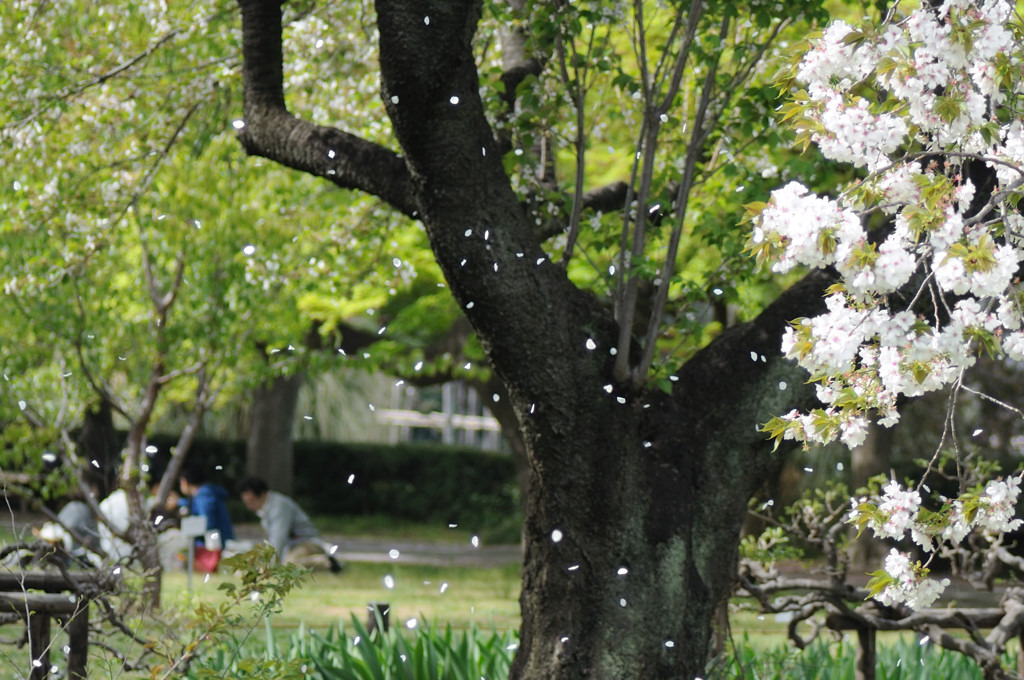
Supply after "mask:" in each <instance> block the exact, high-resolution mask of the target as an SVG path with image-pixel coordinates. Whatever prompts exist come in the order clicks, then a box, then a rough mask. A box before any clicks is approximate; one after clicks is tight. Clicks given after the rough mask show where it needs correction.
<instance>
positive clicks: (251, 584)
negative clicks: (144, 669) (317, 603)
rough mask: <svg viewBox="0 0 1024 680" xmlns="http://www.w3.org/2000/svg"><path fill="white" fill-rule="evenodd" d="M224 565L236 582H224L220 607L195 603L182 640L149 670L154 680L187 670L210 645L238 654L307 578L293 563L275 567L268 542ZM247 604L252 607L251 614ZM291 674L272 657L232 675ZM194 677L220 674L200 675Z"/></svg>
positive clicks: (173, 643)
mask: <svg viewBox="0 0 1024 680" xmlns="http://www.w3.org/2000/svg"><path fill="white" fill-rule="evenodd" d="M221 567H222V568H223V569H225V570H227V571H229V572H230V571H233V572H234V573H235V574H236V575H237V577H238V581H237V582H235V581H225V582H224V583H221V584H220V586H219V587H218V590H220V591H222V592H223V593H224V595H225V597H224V599H223V600H221V601H220V602H218V603H217V604H215V605H214V604H209V603H205V602H202V601H200V602H198V603H197V604H195V607H194V609H193V610H192V612H193V613H192V617H191V622H190V623H188V624H186V626H185V631H186V632H185V635H184V636H183V639H181V638H179V639H177V640H175V638H174V636H172V637H171V640H172V641H171V642H170V643H169V644H168V645H167V648H168V650H169V652H165V653H164V654H162V656H163V659H164V662H163V663H161V664H159V665H156V666H154V667H153V668H152V669H151V677H152V678H167V677H171V676H172V675H179V674H181V673H183V672H187V671H188V670H189V669H190V668H191V666H192V664H193V662H195V661H196V659H197V658H198V657H199V655H200V654H202V653H203V652H204V651H205V650H206V649H208V648H209V647H215V648H217V649H219V650H222V651H223V650H225V649H230V650H233V651H234V653H235V654H236V655H237V654H238V652H239V650H240V649H241V647H242V645H243V644H244V641H245V640H246V639H247V638H248V637H249V636H250V635H251V634H252V631H253V630H255V628H256V626H257V625H259V623H260V622H261V621H262V622H266V621H267V620H268V617H269V616H270V615H271V614H274V613H277V612H279V611H281V603H282V601H283V600H284V598H285V596H286V595H287V594H288V593H289V592H291V591H292V589H293V588H295V587H296V586H298V585H299V584H301V583H302V581H303V580H304V579H305V578H306V577H307V576H308V574H309V570H307V569H303V568H301V567H298V566H296V565H294V564H277V557H276V553H275V551H274V548H273V547H272V546H270V545H269V544H266V543H263V544H260V545H259V546H257V547H255V548H253V549H252V550H250V551H248V552H244V553H240V554H238V555H234V556H232V557H229V558H226V559H224V560H222V561H221ZM246 604H249V605H250V606H249V607H248V611H246V607H245V605H246ZM154 647H155V645H154ZM287 671H288V669H287V668H286V667H284V666H282V665H281V664H278V663H276V662H274V660H273V659H261V660H253V659H249V660H247V661H246V663H243V664H240V665H239V669H238V671H236V673H235V674H234V675H233V676H232V677H236V678H240V677H245V678H275V679H277V678H285V677H292V676H289V675H288V673H287ZM196 677H217V676H210V675H208V674H205V673H203V672H200V673H199V674H198V675H197V676H196Z"/></svg>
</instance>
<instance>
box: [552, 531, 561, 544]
mask: <svg viewBox="0 0 1024 680" xmlns="http://www.w3.org/2000/svg"><path fill="white" fill-rule="evenodd" d="M561 540H562V532H561V531H560V530H559V529H555V530H554V531H552V532H551V542H552V543H560V542H561Z"/></svg>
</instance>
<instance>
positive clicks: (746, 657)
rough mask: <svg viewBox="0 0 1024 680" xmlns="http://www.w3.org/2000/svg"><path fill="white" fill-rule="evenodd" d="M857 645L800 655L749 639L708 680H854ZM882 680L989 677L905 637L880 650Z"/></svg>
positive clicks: (824, 645)
mask: <svg viewBox="0 0 1024 680" xmlns="http://www.w3.org/2000/svg"><path fill="white" fill-rule="evenodd" d="M856 657H857V644H856V643H855V642H852V641H849V640H847V639H845V638H844V639H843V640H840V641H839V642H837V643H836V642H827V641H823V640H819V641H817V642H815V643H814V644H811V645H809V646H808V647H807V648H806V649H803V650H798V649H796V648H795V647H793V646H792V645H789V644H786V643H782V644H775V645H772V646H770V647H761V646H755V644H754V643H753V641H752V639H751V638H750V636H749V635H747V634H744V635H743V637H742V639H739V640H736V641H735V645H734V648H733V649H732V650H730V653H729V654H728V655H727V656H726V657H724V658H721V659H718V660H716V661H715V662H713V663H712V664H711V666H710V668H709V671H708V674H707V678H708V680H734V679H735V680H739V679H740V678H742V679H743V680H817V679H818V678H829V679H830V680H854V677H855V665H856ZM1015 663H1016V654H1011V655H1007V657H1006V658H1004V663H1003V665H1004V667H1007V668H1012V667H1014V666H1013V664H1015ZM875 669H876V672H877V675H876V677H877V678H878V680H890V679H891V680H895V679H896V678H899V680H933V679H934V678H957V680H982V678H984V674H983V673H982V671H981V668H979V667H978V664H977V663H975V662H974V661H973V660H972V659H970V658H968V657H965V656H963V655H962V654H958V653H956V652H951V651H948V650H945V649H942V648H940V647H935V646H934V645H931V644H928V641H927V639H925V640H920V639H917V638H914V637H912V636H909V635H907V636H902V637H900V638H898V639H896V640H895V641H894V642H893V643H892V644H880V645H879V646H878V648H877V651H876V661H875Z"/></svg>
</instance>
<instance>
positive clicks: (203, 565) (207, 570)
mask: <svg viewBox="0 0 1024 680" xmlns="http://www.w3.org/2000/svg"><path fill="white" fill-rule="evenodd" d="M220 553H221V551H220V550H209V549H207V548H204V547H203V546H201V545H197V546H196V558H195V561H194V562H193V563H192V568H193V569H194V570H195V571H196V572H198V573H200V574H212V573H213V572H215V571H217V565H218V564H219V563H220Z"/></svg>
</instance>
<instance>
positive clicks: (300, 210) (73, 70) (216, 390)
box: [0, 2, 436, 595]
mask: <svg viewBox="0 0 1024 680" xmlns="http://www.w3.org/2000/svg"><path fill="white" fill-rule="evenodd" d="M233 15H234V13H233V9H232V5H230V4H228V3H224V2H209V3H204V4H201V5H193V6H190V7H189V8H185V9H183V8H170V9H167V8H163V9H161V8H157V7H151V6H149V5H146V6H140V7H133V8H129V9H128V10H126V11H124V12H121V11H119V10H117V11H115V10H114V9H113V8H111V7H110V6H106V5H97V4H91V5H89V6H88V7H83V8H82V11H81V12H72V13H68V14H65V13H59V12H58V11H57V8H55V7H53V6H50V5H46V4H45V3H44V4H39V3H30V2H28V3H18V4H17V5H16V6H15V7H13V8H12V14H11V16H10V17H6V16H5V22H4V25H3V27H2V31H3V36H4V39H3V47H2V49H0V64H2V66H3V68H4V72H5V74H7V75H6V77H5V79H4V82H3V83H2V84H0V88H2V96H3V98H4V99H5V101H9V102H11V106H10V107H8V108H7V109H5V111H4V118H3V120H2V127H0V144H2V147H0V148H2V152H3V157H4V163H3V169H2V170H0V173H2V175H0V176H2V183H3V185H4V187H5V192H4V194H3V196H2V197H0V205H2V208H3V214H2V216H0V233H2V235H3V237H2V239H0V255H2V258H0V259H2V262H0V280H2V281H3V284H4V291H3V296H2V297H0V312H2V313H3V315H4V317H5V318H6V319H7V320H8V323H6V324H5V325H4V327H3V329H2V330H0V338H2V340H0V365H2V367H3V377H4V380H3V382H2V383H0V395H2V400H0V428H2V435H3V440H4V443H5V446H4V447H3V454H2V455H3V460H2V465H3V468H4V469H7V470H11V469H12V468H13V469H16V470H18V471H20V472H35V471H41V470H42V462H41V461H42V459H41V457H40V454H41V453H42V451H43V450H45V449H51V450H57V451H59V452H60V453H61V454H62V455H63V456H64V458H65V460H66V461H70V462H71V463H72V465H68V466H63V467H61V468H60V469H59V472H62V473H71V472H74V471H79V472H81V471H84V470H85V469H87V468H88V469H90V470H92V469H96V468H98V469H99V470H100V471H101V472H103V473H104V474H106V476H107V482H108V486H109V488H108V489H106V491H109V490H111V489H112V488H113V487H114V486H121V487H123V488H126V490H128V491H129V495H130V497H131V502H132V506H133V510H134V513H133V514H134V516H135V517H136V526H135V528H133V529H132V532H133V534H138V535H137V536H136V539H137V540H136V541H135V542H137V543H140V544H141V545H142V546H143V547H146V546H148V548H152V547H153V543H152V535H151V534H152V531H151V528H150V527H148V525H147V524H146V522H145V521H144V520H145V517H146V516H147V513H145V512H143V508H142V504H143V501H142V499H141V498H140V486H142V485H144V480H145V479H146V478H147V477H148V476H150V473H151V471H150V466H151V464H152V463H153V461H151V460H150V458H149V455H148V454H147V452H146V449H147V446H146V444H147V441H146V438H147V435H148V433H149V432H150V431H151V430H152V429H153V428H154V427H155V426H156V424H157V423H159V422H160V421H161V420H162V419H163V418H165V417H166V414H167V413H168V412H170V411H172V410H173V411H175V413H176V414H177V415H178V416H179V418H180V420H179V422H181V425H180V427H181V430H180V440H179V443H178V446H177V447H176V449H175V457H174V458H173V459H172V460H171V462H170V465H168V466H166V468H165V469H166V475H165V477H164V479H163V480H162V483H161V486H160V491H159V495H160V496H161V497H163V496H166V494H167V493H168V492H169V491H170V489H171V488H172V487H173V486H174V485H175V484H176V472H177V469H178V467H179V466H180V464H181V462H182V459H183V457H184V456H185V455H186V454H187V451H188V444H189V442H190V441H191V439H192V438H193V437H194V436H195V435H196V434H197V433H198V432H199V430H200V428H201V427H202V423H203V418H204V415H205V413H206V412H207V411H209V410H210V409H211V408H219V407H220V406H221V405H223V404H225V403H227V402H229V401H233V400H239V399H243V398H244V395H246V393H247V392H248V391H249V390H250V389H253V388H256V389H258V388H259V387H260V386H262V385H267V384H272V383H273V381H275V380H282V381H288V380H292V381H294V376H296V375H301V374H302V373H312V374H315V373H316V372H317V371H321V370H326V369H328V368H330V367H331V366H334V365H337V363H338V362H339V361H342V357H340V356H339V355H337V354H334V355H333V356H332V357H323V356H321V355H319V354H316V353H308V352H307V351H306V343H305V339H306V338H307V336H309V335H314V336H316V337H317V338H321V336H323V338H326V339H319V340H318V341H319V342H320V343H321V344H323V343H324V342H335V341H336V339H337V336H339V335H340V334H339V333H338V330H337V327H336V325H334V326H332V325H330V324H329V323H327V322H326V321H324V316H325V315H324V314H323V312H324V310H323V309H321V308H320V307H318V303H317V302H316V300H317V299H320V300H322V299H323V298H324V295H325V294H327V293H329V294H331V295H332V296H334V300H335V302H334V304H335V305H337V303H338V301H339V300H342V299H352V298H355V297H357V296H359V295H364V296H365V295H369V291H371V290H372V291H377V290H381V291H382V293H381V294H380V295H377V293H376V292H374V293H373V298H372V299H373V300H374V301H375V302H374V303H371V302H369V301H368V300H364V301H363V303H362V304H363V307H362V308H361V309H360V310H359V311H358V312H357V311H355V310H352V309H350V310H348V311H349V313H350V314H352V315H356V314H358V313H362V314H363V315H364V316H370V317H372V315H373V313H375V312H374V310H373V307H374V306H375V304H380V303H382V302H386V301H387V300H388V299H389V298H390V297H393V296H397V295H398V294H399V293H400V292H402V291H404V290H406V289H407V288H408V287H409V286H410V284H412V283H413V282H415V279H416V274H417V272H416V270H415V269H414V268H413V267H412V265H402V264H401V261H402V258H403V257H405V258H406V259H407V260H409V261H410V262H413V261H415V259H416V258H415V257H406V255H405V253H406V252H407V251H408V250H409V249H410V248H413V247H414V245H415V244H416V242H417V240H418V239H419V240H422V238H423V237H422V232H421V231H420V230H416V229H412V230H409V229H407V230H406V233H399V231H397V230H396V231H387V232H383V231H382V232H378V227H379V226H380V225H381V224H384V223H386V222H387V215H386V214H384V215H378V214H376V213H371V210H372V208H373V206H374V204H375V203H376V202H375V201H372V200H355V201H353V200H349V197H345V196H343V195H341V194H339V193H337V192H329V193H326V192H325V191H324V187H322V186H320V185H318V184H316V183H315V182H314V181H313V180H312V179H310V178H303V177H301V176H297V175H294V174H293V173H286V172H283V171H276V170H274V169H273V168H269V169H268V168H258V167H253V166H252V165H249V164H246V163H241V161H243V156H242V152H241V150H240V149H239V148H238V146H237V144H236V143H235V142H234V138H233V134H232V131H233V129H232V127H231V116H229V108H230V106H231V102H232V101H233V99H232V96H233V95H232V92H233V91H237V88H236V87H235V83H237V80H238V70H237V55H236V50H237V45H236V44H235V42H234V40H233V39H232V37H231V31H232V25H233V21H234V18H233ZM8 19H9V20H8ZM99 26H103V27H104V28H103V30H97V27H99ZM111 33H116V34H117V35H118V36H119V42H118V45H117V48H116V49H113V48H111V46H110V44H109V41H108V40H107V39H106V37H105V36H106V35H109V34H111ZM40 73H42V77H40ZM268 172H269V175H268ZM275 196H278V197H282V198H283V197H287V200H281V201H278V202H275V199H274V197H275ZM297 196H302V197H303V199H302V200H300V201H296V200H295V199H296V197H297ZM327 212H329V213H331V214H333V215H335V216H336V218H337V221H336V222H333V223H331V224H327V225H325V224H323V222H322V219H321V216H322V215H323V214H324V213H327ZM311 218H313V219H315V222H316V224H317V226H318V230H317V231H315V232H313V231H310V230H309V229H308V225H309V224H310V223H311ZM382 252H388V253H390V254H392V256H393V257H392V258H389V259H388V260H387V266H385V267H378V266H377V265H378V262H380V260H381V258H380V255H381V253H382ZM395 262H398V263H399V264H394V263H395ZM434 269H435V270H436V267H434ZM434 278H436V276H435V277H434ZM332 318H333V317H332ZM371 323H372V322H371ZM376 331H377V329H376V327H374V331H373V333H372V334H371V335H372V336H373V337H374V338H375V339H376V338H377V332H376ZM289 348H291V349H289ZM287 426H288V427H287V434H288V435H289V436H288V439H287V443H288V445H289V446H290V429H291V420H290V419H289V420H287ZM118 429H122V430H127V431H128V436H127V437H126V438H125V437H122V436H119V435H118V434H117V430H118ZM78 431H80V435H79V436H77V437H76V436H75V433H76V432H78ZM285 460H289V459H287V458H285ZM201 462H203V463H205V464H207V465H209V466H210V467H211V468H212V467H214V466H215V465H216V463H217V461H201ZM161 469H164V467H163V466H161ZM289 472H290V469H289ZM68 483H77V482H76V481H75V480H74V479H69V478H68V476H67V475H65V476H64V478H63V481H61V482H59V483H58V481H57V480H56V479H51V480H50V482H49V483H48V484H47V485H46V486H44V488H43V491H44V492H45V493H46V494H48V495H50V494H51V492H52V495H54V496H59V495H60V493H61V492H62V490H63V489H64V488H66V485H67V484H68ZM143 534H144V535H143ZM142 553H143V554H144V555H145V558H144V560H143V562H144V565H145V566H146V567H147V568H149V567H155V566H157V565H156V554H155V551H153V550H151V549H144V550H142ZM157 587H158V584H156V583H154V590H153V591H152V594H153V595H156V594H157V593H158V590H157V589H156V588H157Z"/></svg>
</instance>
